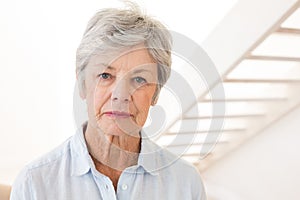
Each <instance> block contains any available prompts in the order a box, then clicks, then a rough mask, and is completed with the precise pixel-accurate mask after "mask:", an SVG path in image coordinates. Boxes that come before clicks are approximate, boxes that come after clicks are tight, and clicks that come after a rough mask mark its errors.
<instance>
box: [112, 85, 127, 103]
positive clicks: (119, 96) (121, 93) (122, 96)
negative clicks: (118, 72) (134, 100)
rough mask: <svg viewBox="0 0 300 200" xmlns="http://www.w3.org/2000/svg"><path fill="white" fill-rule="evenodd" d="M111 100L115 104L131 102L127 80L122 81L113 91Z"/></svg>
mask: <svg viewBox="0 0 300 200" xmlns="http://www.w3.org/2000/svg"><path fill="white" fill-rule="evenodd" d="M111 98H112V100H113V101H114V102H119V103H125V102H129V101H131V92H130V84H129V83H128V81H126V80H120V81H118V82H117V84H116V86H115V87H114V89H113V91H112V95H111Z"/></svg>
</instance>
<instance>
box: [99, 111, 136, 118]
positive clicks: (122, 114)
mask: <svg viewBox="0 0 300 200" xmlns="http://www.w3.org/2000/svg"><path fill="white" fill-rule="evenodd" d="M103 115H106V116H108V117H112V118H129V117H133V115H132V114H130V113H127V112H121V111H108V112H104V113H103Z"/></svg>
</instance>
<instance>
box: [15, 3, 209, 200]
mask: <svg viewBox="0 0 300 200" xmlns="http://www.w3.org/2000/svg"><path fill="white" fill-rule="evenodd" d="M170 66H171V36H170V34H169V32H168V31H167V29H166V28H165V27H164V26H163V25H162V24H161V23H160V22H158V21H156V20H154V19H152V18H150V17H148V16H145V15H143V14H141V12H140V11H139V9H138V8H137V7H136V6H134V5H132V6H130V7H129V8H126V9H104V10H101V11H99V12H98V13H96V15H95V16H94V17H93V18H92V19H91V20H90V22H89V23H88V26H87V29H86V31H85V33H84V36H83V39H82V42H81V44H80V46H79V48H78V51H77V66H76V74H77V79H78V83H79V91H80V96H81V98H82V99H84V100H85V102H86V105H87V112H88V121H87V122H86V123H84V124H83V125H82V128H80V129H79V130H78V131H77V133H76V134H75V135H74V136H73V137H71V138H70V139H68V140H67V141H66V142H65V143H63V144H62V145H61V146H59V147H58V148H56V149H55V150H54V151H52V152H50V153H48V154H47V155H45V156H43V157H42V158H40V159H38V160H36V161H34V162H33V163H31V164H29V165H28V166H27V167H26V168H25V169H24V170H23V171H22V172H21V174H20V175H19V176H18V178H17V179H16V181H15V183H14V185H13V188H12V194H11V199H22V200H24V199H38V200H45V199H53V200H59V199H72V200H76V199H78V200H82V199H89V200H93V199H95V200H96V199H97V200H99V199H105V200H110V199H119V200H125V199H126V200H136V199H143V200H145V199H149V200H153V199H170V200H176V199H178V200H183V199H184V200H188V199H195V200H196V199H197V200H204V199H206V196H205V192H204V189H203V185H202V182H201V179H200V176H199V174H198V173H197V170H196V169H195V168H194V167H193V166H192V165H190V164H188V163H186V162H184V161H183V160H181V159H176V157H175V156H174V155H172V154H171V153H169V152H167V151H166V150H164V149H162V148H160V147H158V146H157V145H155V144H154V143H153V142H151V141H150V140H149V139H147V137H146V135H145V134H144V133H143V131H142V127H143V125H144V124H145V121H146V118H147V115H148V111H149V108H150V106H153V105H155V103H156V101H157V98H158V94H159V92H160V89H161V87H162V86H163V85H164V84H165V82H166V81H167V79H168V77H169V75H170Z"/></svg>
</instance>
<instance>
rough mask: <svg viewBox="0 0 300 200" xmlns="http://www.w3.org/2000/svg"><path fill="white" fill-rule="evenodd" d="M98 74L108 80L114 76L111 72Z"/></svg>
mask: <svg viewBox="0 0 300 200" xmlns="http://www.w3.org/2000/svg"><path fill="white" fill-rule="evenodd" d="M98 76H99V77H100V78H101V79H104V80H107V79H110V78H112V75H111V74H109V73H102V74H99V75H98Z"/></svg>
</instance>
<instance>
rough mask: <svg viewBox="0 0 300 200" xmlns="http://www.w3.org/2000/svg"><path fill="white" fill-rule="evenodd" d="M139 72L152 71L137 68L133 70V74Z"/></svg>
mask: <svg viewBox="0 0 300 200" xmlns="http://www.w3.org/2000/svg"><path fill="white" fill-rule="evenodd" d="M140 72H149V73H151V74H152V71H151V70H149V69H137V70H134V71H133V74H137V73H140Z"/></svg>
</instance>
